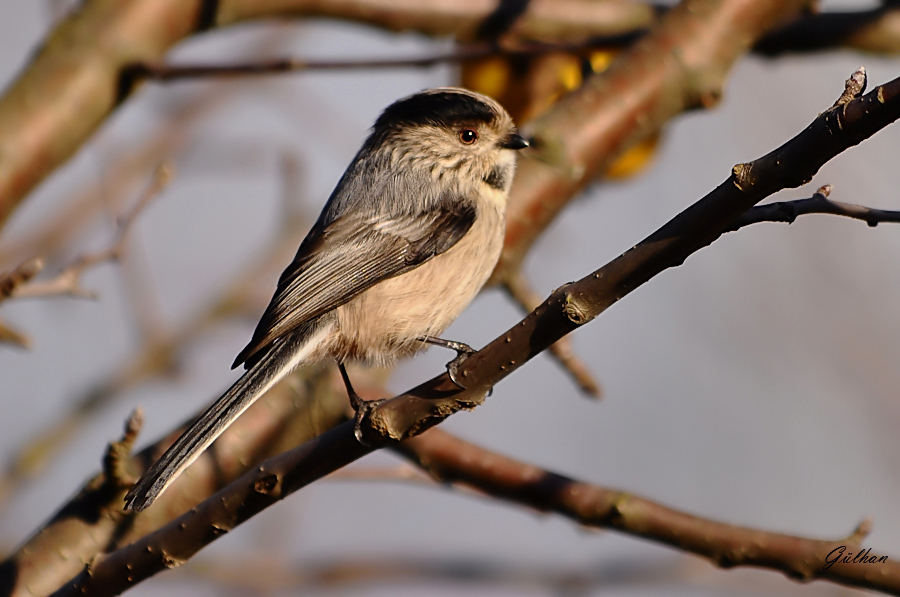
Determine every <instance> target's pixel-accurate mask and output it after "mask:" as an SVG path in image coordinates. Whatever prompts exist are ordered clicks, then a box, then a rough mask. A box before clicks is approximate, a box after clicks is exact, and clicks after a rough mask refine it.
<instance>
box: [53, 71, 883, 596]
mask: <svg viewBox="0 0 900 597" xmlns="http://www.w3.org/2000/svg"><path fill="white" fill-rule="evenodd" d="M898 118H900V78H898V79H895V80H893V81H891V82H890V83H887V84H885V85H882V86H879V87H878V88H876V89H875V90H874V91H872V92H871V93H869V94H867V95H865V96H863V97H861V98H859V99H855V100H852V101H851V102H849V103H848V104H846V105H844V106H840V107H835V108H831V109H829V110H826V111H825V112H823V113H822V114H820V115H819V116H818V117H817V118H816V119H815V120H814V121H813V122H812V123H811V124H810V125H809V126H808V127H807V128H806V129H805V130H803V131H802V132H801V133H799V134H798V135H796V136H795V137H794V138H793V139H791V140H789V141H788V142H787V143H785V144H784V145H782V146H781V147H779V148H778V149H776V150H774V151H772V152H770V153H769V154H767V155H765V156H763V157H761V158H759V159H757V160H755V161H753V162H750V163H746V164H739V165H737V166H735V167H734V168H733V170H732V173H731V176H730V177H729V178H728V179H726V180H725V181H724V182H723V183H722V184H721V185H719V187H717V188H716V189H715V190H713V191H712V192H710V193H709V194H708V195H707V196H706V197H704V198H702V199H701V200H699V201H698V202H696V203H695V204H693V205H692V206H690V207H688V208H687V209H686V210H684V211H683V212H681V213H680V214H679V215H677V216H676V217H675V218H673V219H672V220H670V221H669V222H668V223H667V224H665V225H664V226H663V227H662V228H660V229H659V230H657V231H656V232H655V233H653V234H652V235H650V236H649V237H647V238H646V239H645V240H643V241H642V242H641V243H639V244H638V245H637V246H635V247H634V248H632V249H630V250H628V251H627V252H625V253H624V254H622V255H620V256H619V257H618V258H616V259H614V260H613V261H612V262H610V263H608V264H607V265H605V266H603V267H602V268H600V269H598V270H597V271H595V272H593V273H592V274H589V275H588V276H586V277H584V278H582V279H581V280H579V281H577V282H574V283H572V284H568V285H566V286H563V287H561V288H560V289H558V290H556V291H555V292H553V293H552V294H551V295H550V297H549V298H548V299H547V300H545V301H544V303H543V304H542V305H540V306H539V307H538V308H537V309H535V310H534V311H533V312H532V313H531V314H530V315H528V316H527V317H526V318H525V319H524V320H523V321H521V322H520V323H519V324H517V325H516V326H514V327H513V328H511V329H509V330H508V331H507V332H506V333H504V334H502V335H501V336H499V337H498V338H497V339H495V340H494V341H493V342H491V343H490V344H488V345H487V346H486V347H485V348H483V349H482V350H480V351H478V352H476V353H475V354H473V355H471V356H470V357H469V358H468V359H467V360H466V361H465V362H464V363H463V365H462V367H461V368H460V375H461V379H463V380H465V383H466V384H467V386H468V389H465V390H460V389H459V387H458V386H456V385H455V384H454V383H453V382H452V381H451V380H450V378H449V376H448V375H447V374H446V373H444V374H442V375H440V376H438V377H435V378H433V379H431V380H429V381H427V382H425V383H423V384H421V385H420V386H418V387H416V388H414V389H412V390H411V391H409V392H408V393H406V394H404V395H402V396H398V397H396V398H393V399H391V400H388V401H386V402H384V403H383V404H381V405H379V406H377V407H376V408H373V409H372V410H371V411H369V412H368V413H367V414H366V417H365V418H364V421H363V434H364V439H365V442H366V445H363V444H362V443H360V442H358V441H357V440H356V437H355V434H354V423H353V422H352V421H348V422H346V423H344V424H342V425H340V426H338V427H335V428H334V429H332V430H330V431H328V432H326V433H324V434H322V435H321V436H319V437H317V438H316V439H314V440H312V441H309V442H307V443H306V444H303V445H302V446H299V447H297V448H295V449H293V450H290V451H288V452H285V453H283V454H281V455H279V456H277V457H275V458H272V459H270V460H268V461H266V462H264V463H262V464H261V465H259V467H257V468H256V469H254V470H252V471H250V472H248V473H247V474H246V475H244V476H243V477H241V478H240V479H238V480H237V481H235V482H234V483H232V484H231V485H230V486H228V487H226V488H225V489H223V490H222V491H220V492H219V493H218V494H216V495H214V496H212V497H211V498H209V499H207V500H206V501H204V502H203V503H202V504H200V505H198V506H197V507H196V508H194V509H193V510H191V511H190V512H187V513H185V514H183V515H182V516H180V517H179V518H178V519H176V520H174V521H172V522H171V523H169V524H168V525H166V526H165V527H163V528H161V529H159V530H158V531H156V532H154V533H152V534H149V535H146V536H144V537H142V538H141V539H139V540H138V541H136V542H135V543H132V544H131V545H129V546H127V547H124V548H121V549H119V550H118V551H115V552H113V553H111V554H109V555H107V556H105V557H102V558H99V559H98V560H97V561H95V562H94V563H93V565H92V567H91V570H90V572H89V573H83V574H81V575H79V576H78V577H77V578H75V579H74V580H73V581H72V582H71V583H70V584H68V585H66V586H65V587H64V588H63V589H61V590H60V591H59V595H80V594H84V593H85V592H88V593H90V594H92V595H113V594H117V593H119V592H121V591H123V590H125V589H127V588H129V587H130V586H132V585H133V584H135V583H137V582H140V581H141V580H143V579H144V578H147V577H149V576H151V575H153V574H155V573H157V572H159V571H161V570H163V569H166V568H172V567H175V566H178V565H180V564H181V563H183V562H184V561H186V560H187V559H188V558H190V557H191V556H192V555H193V554H194V553H196V551H197V550H199V549H200V548H202V547H203V546H205V545H207V544H208V543H210V542H211V541H213V540H215V539H216V538H217V537H218V536H220V535H221V534H222V532H227V531H228V530H230V529H232V528H234V527H235V526H237V525H238V524H240V523H242V522H244V521H245V520H247V519H249V518H251V517H252V516H254V515H255V514H257V513H258V512H260V511H262V510H263V509H265V508H267V507H268V506H270V505H272V504H274V503H275V502H277V501H278V500H281V499H283V498H284V497H286V496H287V495H290V494H291V493H293V492H294V491H297V490H298V489H300V488H302V487H304V486H306V485H308V484H310V483H312V482H314V481H316V480H318V479H320V478H322V477H323V476H325V475H327V474H328V473H330V472H332V471H334V470H337V469H338V468H341V467H343V466H346V465H347V464H349V463H350V462H353V461H355V460H357V459H359V458H361V457H362V456H364V455H366V454H368V453H370V452H372V451H374V450H375V449H377V447H384V446H389V445H395V444H396V443H397V442H399V441H402V440H405V439H408V438H411V437H415V436H417V435H420V434H422V433H424V432H425V431H426V430H428V429H430V428H431V427H434V426H435V425H438V424H439V423H441V422H442V421H443V420H444V419H446V418H447V417H448V416H450V415H451V414H453V413H454V412H457V411H459V410H461V409H470V408H473V407H475V406H477V405H478V404H480V403H481V402H482V401H483V400H484V395H485V393H486V392H487V390H488V389H489V388H491V387H492V386H494V385H495V384H497V383H498V382H499V381H501V380H502V379H504V378H505V377H506V376H507V375H509V374H510V373H512V372H513V371H515V370H516V369H518V368H519V367H521V366H522V365H523V364H524V363H526V362H528V361H529V360H530V359H531V358H533V357H534V356H535V355H537V354H539V353H540V352H541V351H543V350H545V349H547V348H548V347H549V346H550V345H551V344H553V343H554V342H556V341H557V340H558V339H559V338H561V337H563V336H564V335H566V334H567V333H569V332H571V331H573V330H574V329H577V328H578V327H580V326H582V325H584V324H585V323H587V322H589V321H591V320H593V319H594V318H595V317H597V316H598V315H599V314H601V313H602V312H603V311H605V310H606V309H607V308H609V307H610V306H612V305H613V304H615V303H616V302H617V301H618V300H619V299H621V298H622V297H624V296H625V295H627V294H629V293H630V292H631V291H632V290H634V289H635V288H637V287H639V286H640V285H642V284H643V283H645V282H646V281H648V280H650V279H651V278H652V277H654V276H655V275H656V274H658V273H660V272H662V271H665V270H666V269H668V268H670V267H674V266H677V265H679V264H681V263H682V262H683V261H684V260H685V259H686V258H687V257H688V256H689V255H691V254H692V253H694V252H696V251H698V250H700V249H702V248H703V247H705V246H706V245H708V244H710V243H711V242H713V241H715V240H716V239H717V238H719V237H720V236H721V235H722V234H723V233H724V231H725V229H726V228H727V227H728V226H729V225H730V224H731V223H732V222H733V221H734V220H735V219H736V218H737V217H738V216H739V215H740V214H742V213H743V212H745V211H747V210H748V209H750V208H751V207H752V206H753V205H755V204H756V203H758V202H759V201H761V200H762V199H764V198H765V197H767V196H769V195H771V194H773V193H775V192H777V191H779V190H781V189H783V188H788V187H793V186H798V185H801V184H804V183H806V182H808V181H809V180H810V179H811V178H812V176H813V174H814V173H815V172H816V171H818V169H819V168H820V167H821V166H822V165H823V164H824V163H825V162H827V161H828V160H830V159H831V158H833V157H834V156H836V155H837V154H839V153H841V152H842V151H844V150H846V149H847V148H849V147H852V146H853V145H856V144H858V143H860V142H861V141H863V140H865V139H866V138H868V137H870V136H871V135H873V134H875V133H876V132H877V131H879V130H881V129H882V128H884V127H886V126H887V125H888V124H890V123H892V122H894V121H895V120H897V119H898ZM148 511H152V508H151V509H150V510H148ZM730 557H732V558H733V557H736V556H735V555H734V554H731V555H730ZM881 565H882V566H883V567H882V568H880V569H879V570H880V573H879V574H876V575H872V576H869V574H868V569H867V568H866V569H861V567H859V566H852V565H851V566H848V567H849V568H851V569H850V570H848V571H847V572H846V575H845V576H842V577H841V578H840V582H842V583H844V584H850V585H854V586H860V587H865V588H871V589H879V590H884V591H893V592H897V593H900V567H898V566H897V565H896V564H895V563H893V562H890V563H887V562H885V563H883V564H881ZM841 566H842V567H843V564H841ZM830 580H838V579H830Z"/></svg>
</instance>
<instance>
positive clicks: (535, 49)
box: [127, 30, 646, 83]
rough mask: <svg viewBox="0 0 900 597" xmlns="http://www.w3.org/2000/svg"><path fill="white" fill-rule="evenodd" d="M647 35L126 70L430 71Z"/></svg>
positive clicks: (166, 75) (187, 73)
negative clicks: (396, 55) (392, 55)
mask: <svg viewBox="0 0 900 597" xmlns="http://www.w3.org/2000/svg"><path fill="white" fill-rule="evenodd" d="M645 33H646V31H645V30H635V31H630V32H627V33H622V34H619V35H609V36H603V37H592V38H589V39H586V40H584V41H580V42H568V43H565V42H560V43H541V42H527V43H517V44H516V45H509V44H505V45H504V44H498V43H494V42H490V43H473V44H468V45H464V46H460V47H459V48H457V49H455V50H453V51H451V52H441V53H437V54H433V55H431V56H412V57H408V58H377V59H368V58H357V59H346V60H304V59H302V58H279V59H275V60H264V61H260V62H247V63H239V64H220V65H215V64H149V63H139V64H134V65H132V66H130V67H128V69H127V75H128V76H130V77H133V78H134V79H136V80H140V79H149V80H153V81H159V82H162V83H168V82H172V81H178V80H182V79H200V78H207V77H232V76H247V75H272V74H281V73H298V72H307V71H342V70H381V69H400V68H427V67H431V66H437V65H439V64H460V63H464V62H473V61H477V60H483V59H485V58H493V57H496V56H503V57H506V58H530V57H533V56H541V55H544V54H551V53H556V52H571V53H577V52H586V51H588V50H591V49H595V48H619V47H623V46H626V45H629V44H631V43H633V42H634V41H635V40H636V39H638V38H640V37H641V36H642V35H644V34H645Z"/></svg>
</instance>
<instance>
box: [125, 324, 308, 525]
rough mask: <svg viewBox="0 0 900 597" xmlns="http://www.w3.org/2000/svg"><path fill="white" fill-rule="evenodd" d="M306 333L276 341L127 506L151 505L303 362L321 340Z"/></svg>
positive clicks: (146, 477) (127, 499) (177, 445)
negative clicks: (252, 407)
mask: <svg viewBox="0 0 900 597" xmlns="http://www.w3.org/2000/svg"><path fill="white" fill-rule="evenodd" d="M303 336H304V338H303V340H306V341H305V342H304V341H298V340H300V339H299V338H298V337H297V336H296V335H295V336H294V337H293V338H289V339H285V340H281V341H276V342H275V343H274V344H273V345H272V347H271V348H270V349H269V352H268V354H266V355H265V356H263V357H262V358H260V359H259V361H258V362H256V363H255V364H254V365H253V367H251V368H250V369H249V370H248V371H247V372H246V373H244V374H243V375H242V376H241V377H240V379H238V380H237V381H236V382H234V385H233V386H231V388H229V390H228V391H227V392H225V394H224V395H222V397H221V398H219V399H218V400H216V401H215V403H214V404H213V405H212V406H210V407H209V408H208V409H207V410H206V412H204V413H203V414H202V415H200V418H198V419H197V420H196V421H194V423H193V424H192V425H191V426H190V427H189V428H188V430H187V431H185V432H184V433H183V434H182V435H181V437H179V438H178V440H177V441H176V442H175V443H174V444H172V446H171V447H170V448H169V449H168V450H166V453H165V454H163V455H162V457H161V458H160V459H159V460H157V461H156V462H155V463H153V466H151V467H150V468H149V469H148V470H147V472H146V473H144V476H143V477H141V478H140V480H139V481H138V482H137V483H135V484H134V487H132V488H131V490H130V491H129V492H128V494H127V495H126V496H125V509H126V510H134V511H135V512H140V511H141V510H144V509H145V508H147V507H148V506H150V504H152V503H153V502H154V500H156V498H158V497H159V495H160V494H161V493H162V492H163V491H165V490H166V487H168V486H169V484H170V483H171V482H172V481H174V480H175V478H176V477H177V476H178V475H180V474H181V472H182V471H183V470H184V469H186V468H187V467H188V466H189V465H190V464H191V463H192V462H194V460H196V459H197V457H198V456H200V454H201V453H202V452H203V450H205V449H206V448H207V447H208V446H209V444H211V443H212V442H213V441H214V440H215V439H216V438H217V437H218V436H219V435H220V434H221V433H222V432H223V431H225V429H226V428H227V427H228V426H229V425H231V423H232V422H233V421H234V420H235V419H237V418H238V417H239V416H240V415H241V413H243V412H244V411H245V410H247V408H249V406H250V405H251V404H253V403H254V402H256V400H257V399H258V398H259V397H260V396H262V395H263V394H265V393H266V391H268V389H269V388H271V387H272V386H273V385H275V384H276V383H278V382H279V381H280V380H281V379H282V378H283V377H285V376H286V375H288V374H289V373H290V372H291V371H293V370H294V369H295V368H296V367H297V365H299V364H300V363H302V362H303V361H304V360H305V357H306V356H307V355H308V353H309V352H310V351H311V349H313V348H315V344H316V343H317V340H318V339H317V338H316V336H318V334H317V333H313V334H311V336H312V337H309V336H307V335H306V334H304V335H303Z"/></svg>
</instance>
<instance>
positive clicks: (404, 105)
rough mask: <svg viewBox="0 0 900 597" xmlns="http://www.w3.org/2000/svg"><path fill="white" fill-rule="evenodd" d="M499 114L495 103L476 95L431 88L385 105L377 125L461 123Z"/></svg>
mask: <svg viewBox="0 0 900 597" xmlns="http://www.w3.org/2000/svg"><path fill="white" fill-rule="evenodd" d="M496 117H497V113H496V112H495V111H494V109H493V107H492V106H490V105H489V104H486V103H485V102H483V101H481V100H480V99H478V98H477V97H475V96H474V95H469V94H468V93H463V92H459V91H445V90H439V91H428V92H424V93H417V94H416V95H411V96H409V97H406V98H403V99H401V100H398V101H396V102H394V103H393V104H391V105H390V106H388V107H387V108H385V110H384V112H382V113H381V116H379V117H378V120H376V121H375V128H376V129H381V128H385V127H398V126H417V125H433V126H443V127H450V126H454V125H456V124H459V123H472V124H477V123H485V124H487V123H490V122H492V121H493V120H494V119H495V118H496Z"/></svg>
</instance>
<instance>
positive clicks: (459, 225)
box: [232, 200, 475, 367]
mask: <svg viewBox="0 0 900 597" xmlns="http://www.w3.org/2000/svg"><path fill="white" fill-rule="evenodd" d="M474 222H475V208H474V206H472V204H471V203H469V202H467V201H460V200H456V201H447V202H444V203H442V204H441V205H439V206H437V207H435V208H433V209H431V210H430V211H427V212H418V213H415V214H403V215H398V216H394V217H392V218H389V219H378V218H375V217H371V218H361V217H358V216H343V217H340V218H337V219H336V220H334V221H333V222H331V223H330V224H328V225H327V226H325V227H324V228H314V229H313V230H312V231H311V232H310V234H309V235H308V236H307V237H306V239H305V240H304V241H303V244H301V245H300V249H299V250H298V252H297V256H296V257H295V258H294V261H293V262H292V263H291V265H290V266H288V268H287V269H286V270H285V271H284V273H283V274H282V275H281V279H280V280H279V282H278V288H277V290H276V291H275V296H274V297H272V301H271V302H270V303H269V306H268V308H267V309H266V312H265V313H264V314H263V316H262V319H261V320H260V322H259V324H258V325H257V327H256V331H255V332H254V333H253V339H252V340H251V341H250V343H249V344H248V345H247V346H246V347H245V348H244V350H242V351H241V353H240V354H239V355H238V356H237V359H235V362H234V365H232V367H236V366H238V365H240V364H241V363H245V362H250V363H251V364H252V361H253V360H254V357H255V356H256V355H257V354H258V353H260V351H262V350H263V349H264V348H266V347H267V346H268V345H269V344H271V343H272V342H273V341H274V340H275V339H276V338H278V337H280V336H282V335H283V334H285V333H286V332H289V331H291V330H293V329H296V328H297V327H298V326H300V325H302V324H303V323H304V322H306V321H309V320H310V319H312V318H314V317H317V316H319V315H321V314H323V313H325V312H327V311H330V310H331V309H334V308H336V307H339V306H340V305H343V304H344V303H346V302H347V301H349V300H350V299H352V298H353V297H355V296H356V295H358V294H359V293H361V292H363V291H364V290H366V289H368V288H371V287H372V286H374V285H375V284H377V283H378V282H381V281H382V280H386V279H388V278H392V277H394V276H397V275H399V274H402V273H403V272H406V271H409V270H411V269H413V268H415V267H418V266H419V265H421V264H423V263H425V262H426V261H428V260H429V259H431V258H432V257H434V256H435V255H440V254H441V253H443V252H445V251H447V250H448V249H449V248H450V247H452V246H453V245H455V244H456V243H457V242H459V240H460V239H461V238H462V237H463V236H465V234H466V233H467V232H468V231H469V229H470V228H471V227H472V224H473V223H474Z"/></svg>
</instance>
